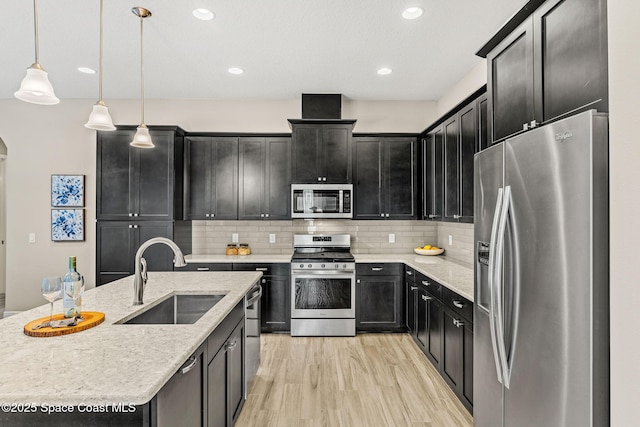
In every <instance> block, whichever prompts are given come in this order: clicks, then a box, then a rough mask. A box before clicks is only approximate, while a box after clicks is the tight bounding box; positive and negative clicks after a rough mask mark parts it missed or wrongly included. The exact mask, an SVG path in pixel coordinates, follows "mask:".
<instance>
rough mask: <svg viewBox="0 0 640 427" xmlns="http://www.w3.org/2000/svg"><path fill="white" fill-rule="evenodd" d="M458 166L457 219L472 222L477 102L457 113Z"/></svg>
mask: <svg viewBox="0 0 640 427" xmlns="http://www.w3.org/2000/svg"><path fill="white" fill-rule="evenodd" d="M458 127H459V146H458V152H459V157H460V165H459V168H460V169H459V172H458V180H459V187H458V188H459V196H458V219H459V220H460V221H461V222H473V156H474V155H475V154H476V152H477V148H478V111H477V102H476V101H473V102H471V103H470V104H469V105H468V106H467V107H465V108H463V109H462V110H460V112H459V113H458Z"/></svg>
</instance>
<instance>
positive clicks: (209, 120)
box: [0, 99, 436, 311]
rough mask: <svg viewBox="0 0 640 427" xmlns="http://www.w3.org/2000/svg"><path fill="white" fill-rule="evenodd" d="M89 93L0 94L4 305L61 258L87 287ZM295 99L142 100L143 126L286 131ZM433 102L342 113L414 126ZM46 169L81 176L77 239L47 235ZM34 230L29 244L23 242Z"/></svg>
mask: <svg viewBox="0 0 640 427" xmlns="http://www.w3.org/2000/svg"><path fill="white" fill-rule="evenodd" d="M94 102H95V101H93V100H65V99H63V100H62V102H61V103H60V104H58V105H56V106H38V105H32V104H27V103H24V102H21V101H18V100H0V133H1V134H2V138H3V139H4V141H5V143H6V144H7V147H8V148H9V157H8V159H7V161H6V167H7V169H6V188H7V273H6V279H7V284H6V294H7V302H6V306H7V311H19V310H25V309H28V308H31V307H33V306H36V305H40V304H43V303H45V301H44V299H43V298H42V296H41V295H40V291H39V289H40V279H41V278H42V277H43V276H45V275H52V274H64V272H65V270H66V266H67V257H68V256H69V255H76V256H77V257H78V270H79V271H80V272H82V273H83V274H84V275H85V279H86V280H87V284H88V286H93V285H94V282H95V225H94V223H95V184H96V183H95V165H96V143H95V132H93V131H91V130H89V129H86V128H85V127H84V126H83V124H84V123H85V122H86V120H87V117H88V114H89V112H90V110H91V106H92V104H93V103H94ZM106 102H107V105H109V108H110V110H111V113H112V115H113V119H114V121H115V122H116V123H119V124H137V123H138V122H139V120H140V103H139V101H137V100H108V99H107V100H106ZM301 111H302V109H301V102H300V100H299V99H297V100H287V101H206V100H205V101H202V100H147V102H146V112H145V118H146V121H147V123H148V124H150V125H162V124H165V125H179V126H181V127H182V128H184V129H185V130H188V131H212V132H223V131H228V132H290V129H289V125H288V122H287V120H286V119H288V118H300V117H301ZM435 112H436V105H435V102H429V101H424V102H389V103H387V102H369V101H367V102H365V101H353V100H347V101H346V102H345V105H344V108H343V117H344V118H354V119H357V120H358V121H357V123H356V127H355V132H415V133H417V132H420V131H422V130H423V129H424V128H425V127H427V125H429V124H430V123H432V122H433V121H434V120H435V119H436V113H435ZM51 174H84V175H86V182H85V186H86V191H85V205H86V212H85V223H86V227H85V235H86V240H85V241H84V242H78V243H68V242H64V243H61V242H58V243H53V242H51V238H50V225H49V218H50V176H51ZM32 232H33V233H36V239H37V241H36V243H35V244H30V243H28V241H27V238H28V234H29V233H32Z"/></svg>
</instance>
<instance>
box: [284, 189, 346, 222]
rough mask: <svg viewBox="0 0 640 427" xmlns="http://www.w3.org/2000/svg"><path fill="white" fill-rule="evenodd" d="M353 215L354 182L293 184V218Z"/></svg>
mask: <svg viewBox="0 0 640 427" xmlns="http://www.w3.org/2000/svg"><path fill="white" fill-rule="evenodd" d="M352 217H353V185H352V184H292V185H291V218H352Z"/></svg>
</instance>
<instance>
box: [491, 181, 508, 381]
mask: <svg viewBox="0 0 640 427" xmlns="http://www.w3.org/2000/svg"><path fill="white" fill-rule="evenodd" d="M502 198H503V189H502V188H499V189H498V196H497V198H496V209H495V211H494V214H493V224H492V226H491V240H490V244H491V246H490V248H489V269H488V272H487V281H488V282H489V301H490V302H489V329H490V331H491V349H492V350H493V360H494V361H495V363H496V376H497V377H498V382H499V383H500V384H502V374H503V372H504V370H503V368H502V366H503V365H502V361H501V360H500V354H499V352H498V342H497V331H496V323H495V322H496V314H497V313H496V289H495V287H496V284H495V268H496V247H497V243H498V242H497V240H496V238H497V234H498V224H499V222H500V213H501V211H502Z"/></svg>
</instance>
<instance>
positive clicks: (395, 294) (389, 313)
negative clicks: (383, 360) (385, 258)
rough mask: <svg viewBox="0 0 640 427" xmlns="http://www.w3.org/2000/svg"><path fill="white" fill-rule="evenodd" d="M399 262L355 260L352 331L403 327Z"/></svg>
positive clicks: (404, 326) (391, 329)
mask: <svg viewBox="0 0 640 427" xmlns="http://www.w3.org/2000/svg"><path fill="white" fill-rule="evenodd" d="M403 270H404V268H403V266H402V264H356V331H359V332H401V331H404V330H406V324H405V316H404V280H403V276H402V272H403Z"/></svg>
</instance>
